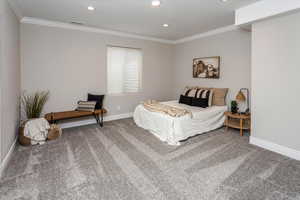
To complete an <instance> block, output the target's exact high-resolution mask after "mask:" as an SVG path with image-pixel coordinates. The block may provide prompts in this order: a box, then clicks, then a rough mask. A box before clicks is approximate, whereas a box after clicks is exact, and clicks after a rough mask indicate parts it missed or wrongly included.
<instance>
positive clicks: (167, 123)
mask: <svg viewBox="0 0 300 200" xmlns="http://www.w3.org/2000/svg"><path fill="white" fill-rule="evenodd" d="M161 103H163V104H166V105H170V106H175V107H179V108H184V109H187V110H189V111H191V113H192V115H185V116H182V117H171V116H169V115H166V114H164V113H158V112H151V111H149V110H146V109H145V108H144V106H143V105H138V106H137V107H136V109H135V111H134V114H133V119H134V121H135V123H136V124H137V126H139V127H141V128H144V129H146V130H148V131H149V132H150V133H152V134H154V135H155V136H156V137H158V138H159V139H160V140H162V141H164V142H166V143H168V144H169V145H180V141H182V140H185V139H187V138H189V137H192V136H194V135H198V134H202V133H205V132H208V131H211V130H214V129H217V128H220V127H221V126H223V124H224V121H225V116H224V112H225V111H227V106H211V107H208V108H200V107H194V106H189V105H185V104H179V103H178V101H168V102H161Z"/></svg>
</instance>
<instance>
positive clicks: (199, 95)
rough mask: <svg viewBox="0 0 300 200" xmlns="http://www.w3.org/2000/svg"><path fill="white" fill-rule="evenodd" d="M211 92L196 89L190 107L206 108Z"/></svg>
mask: <svg viewBox="0 0 300 200" xmlns="http://www.w3.org/2000/svg"><path fill="white" fill-rule="evenodd" d="M211 93H212V91H211V90H207V89H197V91H196V94H195V96H194V97H193V99H192V106H197V107H202V108H206V107H208V106H209V102H210V101H211V100H210V99H211V97H212V95H211Z"/></svg>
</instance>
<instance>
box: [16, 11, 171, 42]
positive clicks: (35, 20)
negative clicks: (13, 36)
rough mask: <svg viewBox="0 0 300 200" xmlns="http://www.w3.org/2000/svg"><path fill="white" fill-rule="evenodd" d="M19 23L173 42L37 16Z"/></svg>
mask: <svg viewBox="0 0 300 200" xmlns="http://www.w3.org/2000/svg"><path fill="white" fill-rule="evenodd" d="M21 23H23V24H35V25H42V26H48V27H58V28H64V29H71V30H79V31H85V32H92V33H101V34H107V35H114V36H120V37H128V38H134V39H141V40H148V41H154V42H160V43H165V44H174V41H173V40H166V39H160V38H155V37H147V36H142V35H137V34H131V33H124V32H120V31H112V30H106V29H101V28H95V27H90V26H82V25H75V24H69V23H64V22H58V21H50V20H45V19H38V18H33V17H23V18H22V19H21Z"/></svg>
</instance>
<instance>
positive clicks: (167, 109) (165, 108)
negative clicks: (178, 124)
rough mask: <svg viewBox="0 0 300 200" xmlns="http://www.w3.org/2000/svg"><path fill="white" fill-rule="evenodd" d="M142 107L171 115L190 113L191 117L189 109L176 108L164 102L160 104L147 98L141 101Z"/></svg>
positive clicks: (179, 115)
mask: <svg viewBox="0 0 300 200" xmlns="http://www.w3.org/2000/svg"><path fill="white" fill-rule="evenodd" d="M143 105H144V107H145V108H146V109H147V110H149V111H151V112H159V113H164V114H167V115H169V116H171V117H182V116H184V115H190V116H191V117H192V113H191V111H189V110H187V109H183V108H178V107H174V106H170V105H166V104H161V103H159V102H158V101H155V100H148V101H145V102H143Z"/></svg>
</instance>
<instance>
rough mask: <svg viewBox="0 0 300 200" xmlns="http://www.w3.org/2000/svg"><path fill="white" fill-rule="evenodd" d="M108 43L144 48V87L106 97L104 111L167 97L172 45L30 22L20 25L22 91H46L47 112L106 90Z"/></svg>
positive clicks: (125, 110) (131, 107)
mask: <svg viewBox="0 0 300 200" xmlns="http://www.w3.org/2000/svg"><path fill="white" fill-rule="evenodd" d="M107 45H116V46H126V47H134V48H142V50H143V82H142V87H143V91H142V92H141V93H139V94H133V95H126V96H107V97H106V99H105V107H106V108H107V109H108V110H109V113H108V115H118V114H122V113H130V112H133V110H134V108H135V107H136V105H137V104H139V103H140V102H141V101H142V100H146V99H158V100H169V99H170V97H171V91H170V88H171V80H172V66H171V62H172V46H171V45H167V44H161V43H158V42H150V41H143V40H138V39H130V38H121V37H117V36H110V35H103V34H99V33H89V32H83V31H77V30H68V29H63V28H52V27H46V26H39V25H30V24H22V26H21V52H22V59H21V60H22V66H21V70H22V78H21V83H22V84H21V85H22V90H27V91H29V92H32V91H36V90H50V100H49V102H48V103H47V105H46V108H45V112H54V111H63V110H68V109H74V108H75V106H76V103H77V101H78V100H80V99H85V98H86V96H87V93H88V92H91V93H106V46H107ZM118 106H120V110H118Z"/></svg>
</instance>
